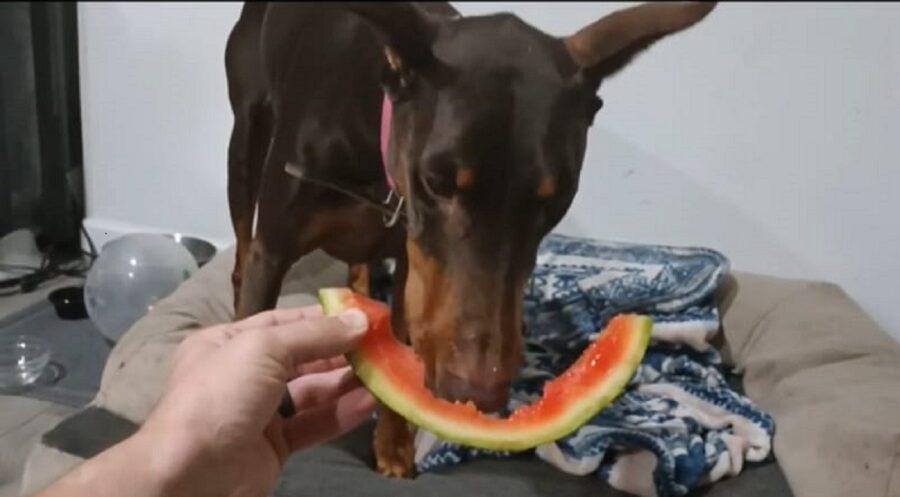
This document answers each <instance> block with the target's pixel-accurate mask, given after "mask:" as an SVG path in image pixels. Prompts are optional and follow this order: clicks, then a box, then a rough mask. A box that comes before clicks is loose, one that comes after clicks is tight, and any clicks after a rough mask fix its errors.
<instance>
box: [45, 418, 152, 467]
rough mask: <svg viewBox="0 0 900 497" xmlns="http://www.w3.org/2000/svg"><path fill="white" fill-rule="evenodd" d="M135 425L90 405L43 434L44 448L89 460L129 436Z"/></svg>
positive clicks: (135, 429)
mask: <svg viewBox="0 0 900 497" xmlns="http://www.w3.org/2000/svg"><path fill="white" fill-rule="evenodd" d="M137 428H138V426H137V425H136V424H134V423H133V422H131V421H129V420H127V419H125V418H123V417H121V416H119V415H117V414H114V413H112V412H110V411H107V410H106V409H103V408H100V407H95V406H91V407H88V408H87V409H85V410H83V411H81V412H79V413H77V414H75V415H73V416H70V417H68V418H66V419H64V420H63V421H62V422H61V423H59V424H58V425H56V427H54V428H53V429H52V430H50V431H48V432H47V433H45V434H44V436H43V438H42V439H41V442H42V443H43V444H44V445H45V446H47V447H51V448H54V449H56V450H59V451H61V452H65V453H68V454H72V455H74V456H78V457H81V458H83V459H88V458H91V457H94V456H96V455H97V454H99V453H101V452H103V451H104V450H106V449H107V448H109V447H111V446H113V445H115V444H117V443H119V442H121V441H122V440H124V439H126V438H128V437H130V436H131V435H132V434H133V433H134V432H135V431H137Z"/></svg>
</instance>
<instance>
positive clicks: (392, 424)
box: [373, 409, 415, 478]
mask: <svg viewBox="0 0 900 497" xmlns="http://www.w3.org/2000/svg"><path fill="white" fill-rule="evenodd" d="M413 434H414V430H413V428H412V427H411V426H409V424H407V423H406V420H404V419H403V418H401V417H400V416H399V415H397V414H396V413H394V412H392V411H390V410H387V409H383V410H382V411H381V416H379V418H378V422H377V423H376V424H375V437H374V440H373V448H374V450H375V468H376V470H377V471H378V472H379V473H380V474H382V475H384V476H387V477H389V478H412V477H413V476H415V443H414V439H413Z"/></svg>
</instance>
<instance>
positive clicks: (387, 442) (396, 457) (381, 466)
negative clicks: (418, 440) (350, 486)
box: [350, 259, 415, 478]
mask: <svg viewBox="0 0 900 497" xmlns="http://www.w3.org/2000/svg"><path fill="white" fill-rule="evenodd" d="M393 279H394V287H393V309H392V312H391V321H392V323H391V324H392V327H393V330H394V335H395V336H396V337H397V339H398V340H400V341H401V342H405V341H406V340H407V337H408V333H407V331H406V326H405V322H404V319H403V285H404V283H405V281H406V264H405V261H404V260H402V259H401V260H398V261H397V268H396V271H395V273H394V278H393ZM370 284H371V273H370V270H369V266H367V265H362V264H360V265H353V266H351V267H350V286H351V288H353V289H354V290H355V291H357V292H360V293H363V294H365V295H368V294H369V291H370ZM414 434H415V427H413V426H411V425H410V424H409V423H408V422H407V421H406V420H405V419H404V418H403V417H402V416H400V415H399V414H397V413H395V412H394V411H392V410H390V409H389V408H387V407H386V406H383V405H382V406H379V412H378V422H377V423H376V424H375V433H374V439H373V441H372V443H373V449H374V452H375V467H376V469H377V470H378V472H379V473H381V474H382V475H384V476H388V477H394V478H411V477H412V476H413V475H414V468H415V461H414V456H415V445H414V438H413V437H414Z"/></svg>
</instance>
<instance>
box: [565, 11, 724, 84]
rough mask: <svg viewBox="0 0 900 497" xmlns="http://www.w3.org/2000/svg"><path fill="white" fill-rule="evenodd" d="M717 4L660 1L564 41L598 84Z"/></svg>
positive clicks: (612, 17) (611, 17) (615, 15)
mask: <svg viewBox="0 0 900 497" xmlns="http://www.w3.org/2000/svg"><path fill="white" fill-rule="evenodd" d="M715 5H716V3H715V2H658V3H649V4H643V5H638V6H636V7H631V8H627V9H623V10H619V11H617V12H613V13H612V14H609V15H607V16H606V17H603V18H602V19H600V20H598V21H595V22H594V23H592V24H590V25H588V26H585V27H584V28H582V29H580V30H579V31H578V32H577V33H575V34H573V35H571V36H568V37H566V38H565V39H564V40H563V41H564V43H565V45H566V49H567V51H568V52H569V55H570V56H571V57H572V60H573V61H575V63H576V64H577V65H578V66H579V67H580V68H581V69H582V72H583V74H584V75H585V76H586V77H587V78H588V79H589V80H591V81H593V82H595V83H597V84H599V82H600V80H602V79H603V78H606V77H608V76H611V75H613V74H615V73H616V72H618V71H619V70H620V69H622V68H623V67H625V66H626V65H627V64H628V63H629V62H631V60H632V59H633V58H634V57H635V56H636V55H637V54H639V53H640V52H642V51H643V50H645V49H647V47H649V46H650V45H652V44H653V43H654V42H656V41H657V40H659V39H660V38H664V37H665V36H668V35H670V34H674V33H677V32H679V31H681V30H683V29H687V28H689V27H691V26H693V25H694V24H696V23H697V22H699V21H700V20H702V19H703V18H704V17H706V15H707V14H709V13H710V11H712V10H713V8H714V7H715Z"/></svg>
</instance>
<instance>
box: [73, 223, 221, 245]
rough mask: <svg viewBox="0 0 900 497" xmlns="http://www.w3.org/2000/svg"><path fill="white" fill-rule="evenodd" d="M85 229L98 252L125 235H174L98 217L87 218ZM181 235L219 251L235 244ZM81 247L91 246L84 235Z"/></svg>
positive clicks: (162, 230) (156, 228) (164, 231)
mask: <svg viewBox="0 0 900 497" xmlns="http://www.w3.org/2000/svg"><path fill="white" fill-rule="evenodd" d="M84 229H85V231H87V232H88V235H89V236H90V237H91V240H92V241H93V242H94V246H95V247H96V248H97V250H98V251H99V250H100V249H101V248H103V246H104V245H106V243H107V242H109V241H111V240H115V239H116V238H119V237H120V236H123V235H128V234H132V233H173V230H166V229H161V228H158V227H153V226H147V225H141V224H133V223H128V222H123V221H115V220H112V219H103V218H96V217H89V218H85V220H84ZM180 234H182V235H187V236H193V237H197V238H202V239H204V240H207V241H209V242H210V243H212V244H213V245H215V246H216V248H217V249H218V250H224V249H225V248H227V247H228V246H230V245H232V243H233V242H232V241H231V240H222V239H216V238H210V237H206V236H202V235H197V234H195V233H184V232H182V233H180ZM81 245H82V247H84V249H85V250H89V245H88V243H87V240H86V239H85V237H84V235H82V236H81Z"/></svg>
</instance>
